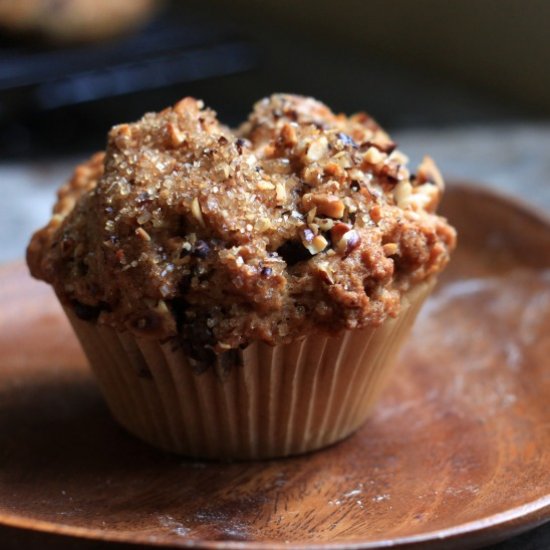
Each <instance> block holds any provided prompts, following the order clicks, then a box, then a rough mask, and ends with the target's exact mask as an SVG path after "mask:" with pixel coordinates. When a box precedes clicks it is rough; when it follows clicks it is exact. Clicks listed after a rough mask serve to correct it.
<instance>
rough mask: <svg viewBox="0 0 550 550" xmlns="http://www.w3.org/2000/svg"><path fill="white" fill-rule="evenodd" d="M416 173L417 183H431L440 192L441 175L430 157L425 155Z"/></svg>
mask: <svg viewBox="0 0 550 550" xmlns="http://www.w3.org/2000/svg"><path fill="white" fill-rule="evenodd" d="M416 175H417V180H418V183H419V184H423V183H433V184H434V185H435V186H436V187H437V189H439V191H440V192H441V191H443V189H444V187H445V184H444V182H443V177H442V176H441V172H440V171H439V169H438V167H437V166H436V165H435V162H434V161H433V160H432V158H431V157H428V156H426V157H424V158H423V159H422V162H421V164H420V166H419V167H418V171H417V174H416Z"/></svg>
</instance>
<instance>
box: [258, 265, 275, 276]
mask: <svg viewBox="0 0 550 550" xmlns="http://www.w3.org/2000/svg"><path fill="white" fill-rule="evenodd" d="M260 273H261V275H262V277H271V275H273V269H271V268H270V267H262V271H261V272H260Z"/></svg>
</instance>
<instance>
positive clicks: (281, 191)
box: [275, 183, 286, 205]
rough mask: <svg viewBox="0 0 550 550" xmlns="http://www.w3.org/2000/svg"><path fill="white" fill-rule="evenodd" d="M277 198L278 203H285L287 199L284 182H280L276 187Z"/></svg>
mask: <svg viewBox="0 0 550 550" xmlns="http://www.w3.org/2000/svg"><path fill="white" fill-rule="evenodd" d="M275 200H276V201H277V204H279V205H280V204H283V203H284V202H285V200H286V189H285V186H284V185H283V184H282V183H278V184H277V185H276V187H275Z"/></svg>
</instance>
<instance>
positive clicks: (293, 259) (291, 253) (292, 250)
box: [277, 241, 311, 267]
mask: <svg viewBox="0 0 550 550" xmlns="http://www.w3.org/2000/svg"><path fill="white" fill-rule="evenodd" d="M277 254H279V256H281V258H282V259H283V260H284V261H285V262H286V264H287V265H288V266H289V267H291V266H293V265H296V264H297V263H299V262H304V261H306V260H309V259H310V258H311V254H310V252H309V250H308V249H307V248H305V247H304V245H303V244H302V243H301V242H300V241H286V242H284V243H283V244H282V245H281V246H280V247H279V248H278V249H277Z"/></svg>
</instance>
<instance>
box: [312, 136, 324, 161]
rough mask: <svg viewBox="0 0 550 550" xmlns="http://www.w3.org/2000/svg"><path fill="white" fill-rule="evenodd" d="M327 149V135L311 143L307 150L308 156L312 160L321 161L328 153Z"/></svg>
mask: <svg viewBox="0 0 550 550" xmlns="http://www.w3.org/2000/svg"><path fill="white" fill-rule="evenodd" d="M327 150H328V141H327V138H326V137H325V136H322V137H320V138H319V139H316V140H315V141H314V142H312V143H311V144H310V146H309V147H308V150H307V158H308V160H309V161H311V162H316V161H319V160H321V159H322V158H323V157H324V156H325V155H326V153H327Z"/></svg>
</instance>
